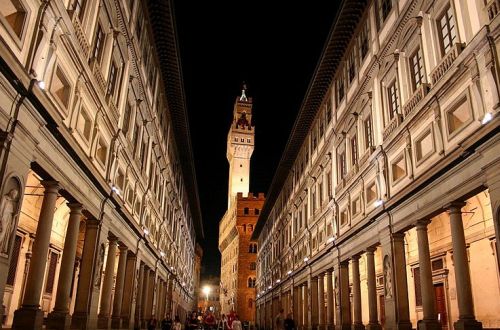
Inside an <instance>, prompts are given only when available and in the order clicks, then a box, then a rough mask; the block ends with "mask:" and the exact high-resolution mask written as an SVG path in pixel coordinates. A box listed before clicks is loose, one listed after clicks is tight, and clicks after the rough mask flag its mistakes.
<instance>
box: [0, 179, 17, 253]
mask: <svg viewBox="0 0 500 330" xmlns="http://www.w3.org/2000/svg"><path fill="white" fill-rule="evenodd" d="M18 202H19V190H18V189H17V188H12V189H10V190H9V192H8V193H7V194H5V195H3V196H2V198H1V200H0V252H1V253H2V254H5V255H8V253H9V248H10V241H11V236H12V232H13V229H14V228H15V226H16V217H17V213H18V209H17V206H18Z"/></svg>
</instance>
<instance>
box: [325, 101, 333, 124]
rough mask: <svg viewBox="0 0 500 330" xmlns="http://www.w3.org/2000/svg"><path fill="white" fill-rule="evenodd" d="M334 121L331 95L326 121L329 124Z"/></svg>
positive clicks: (327, 106)
mask: <svg viewBox="0 0 500 330" xmlns="http://www.w3.org/2000/svg"><path fill="white" fill-rule="evenodd" d="M331 121H332V105H331V104H330V97H328V101H327V102H326V122H327V123H328V124H329V123H330V122H331Z"/></svg>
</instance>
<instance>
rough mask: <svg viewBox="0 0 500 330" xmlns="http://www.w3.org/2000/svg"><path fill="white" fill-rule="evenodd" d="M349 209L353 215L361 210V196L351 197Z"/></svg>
mask: <svg viewBox="0 0 500 330" xmlns="http://www.w3.org/2000/svg"><path fill="white" fill-rule="evenodd" d="M351 211H352V216H353V217H354V216H355V215H358V214H359V213H360V212H361V198H359V195H358V196H356V198H354V199H353V201H352V203H351Z"/></svg>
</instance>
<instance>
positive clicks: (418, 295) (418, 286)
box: [413, 267, 434, 306]
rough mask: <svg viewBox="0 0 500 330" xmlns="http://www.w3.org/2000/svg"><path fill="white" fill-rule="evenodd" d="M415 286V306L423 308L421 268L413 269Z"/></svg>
mask: <svg viewBox="0 0 500 330" xmlns="http://www.w3.org/2000/svg"><path fill="white" fill-rule="evenodd" d="M413 284H414V285H415V305H416V306H422V288H421V284H420V267H415V268H413ZM433 290H434V289H433Z"/></svg>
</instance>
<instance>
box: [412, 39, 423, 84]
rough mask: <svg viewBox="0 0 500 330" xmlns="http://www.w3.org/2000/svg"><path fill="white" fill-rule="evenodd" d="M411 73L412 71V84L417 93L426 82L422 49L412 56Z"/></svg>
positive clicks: (418, 49)
mask: <svg viewBox="0 0 500 330" xmlns="http://www.w3.org/2000/svg"><path fill="white" fill-rule="evenodd" d="M410 71H411V83H412V87H413V90H414V91H415V90H416V89H417V88H419V87H420V85H422V83H423V80H424V61H423V59H422V51H421V50H420V47H418V48H417V50H415V52H413V54H412V55H411V56H410Z"/></svg>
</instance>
